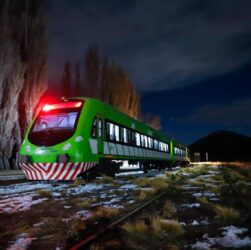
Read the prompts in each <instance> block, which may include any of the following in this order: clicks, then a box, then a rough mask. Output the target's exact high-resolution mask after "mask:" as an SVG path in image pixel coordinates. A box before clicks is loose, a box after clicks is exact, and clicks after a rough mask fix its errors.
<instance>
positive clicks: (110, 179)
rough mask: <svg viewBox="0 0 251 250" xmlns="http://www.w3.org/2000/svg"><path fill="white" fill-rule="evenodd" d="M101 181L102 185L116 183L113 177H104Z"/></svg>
mask: <svg viewBox="0 0 251 250" xmlns="http://www.w3.org/2000/svg"><path fill="white" fill-rule="evenodd" d="M100 181H101V183H111V182H113V181H114V178H113V177H111V176H107V175H102V179H101V180H100Z"/></svg>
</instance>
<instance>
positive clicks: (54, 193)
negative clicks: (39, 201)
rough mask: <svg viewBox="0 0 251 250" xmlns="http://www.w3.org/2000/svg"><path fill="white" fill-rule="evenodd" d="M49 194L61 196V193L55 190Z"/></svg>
mask: <svg viewBox="0 0 251 250" xmlns="http://www.w3.org/2000/svg"><path fill="white" fill-rule="evenodd" d="M51 195H52V196H61V194H60V193H57V192H52V193H51Z"/></svg>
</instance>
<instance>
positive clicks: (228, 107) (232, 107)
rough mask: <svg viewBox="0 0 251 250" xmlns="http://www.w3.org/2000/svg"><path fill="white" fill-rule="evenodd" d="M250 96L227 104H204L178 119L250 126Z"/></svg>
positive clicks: (190, 121)
mask: <svg viewBox="0 0 251 250" xmlns="http://www.w3.org/2000/svg"><path fill="white" fill-rule="evenodd" d="M250 110H251V98H249V99H242V100H237V101H234V102H231V103H227V104H216V105H206V106H203V107H200V108H198V109H197V110H195V112H194V113H193V114H191V115H189V116H186V117H182V118H180V119H179V120H180V121H182V122H188V123H204V124H213V125H221V126H226V127H238V126H241V127H243V126H245V127H249V128H251V112H250Z"/></svg>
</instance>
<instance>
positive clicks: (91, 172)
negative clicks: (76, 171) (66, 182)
mask: <svg viewBox="0 0 251 250" xmlns="http://www.w3.org/2000/svg"><path fill="white" fill-rule="evenodd" d="M95 179H96V171H95V170H94V169H93V168H91V169H89V170H88V171H87V172H86V180H88V181H91V180H95Z"/></svg>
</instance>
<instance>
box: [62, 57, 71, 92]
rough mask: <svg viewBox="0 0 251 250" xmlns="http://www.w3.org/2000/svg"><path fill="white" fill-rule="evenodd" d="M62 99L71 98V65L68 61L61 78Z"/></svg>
mask: <svg viewBox="0 0 251 250" xmlns="http://www.w3.org/2000/svg"><path fill="white" fill-rule="evenodd" d="M62 83H63V93H62V94H63V97H70V96H71V63H70V61H69V60H67V61H66V63H65V65H64V73H63V77H62Z"/></svg>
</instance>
